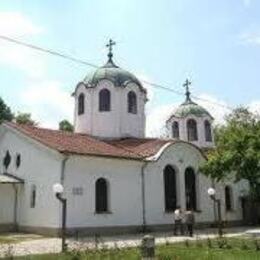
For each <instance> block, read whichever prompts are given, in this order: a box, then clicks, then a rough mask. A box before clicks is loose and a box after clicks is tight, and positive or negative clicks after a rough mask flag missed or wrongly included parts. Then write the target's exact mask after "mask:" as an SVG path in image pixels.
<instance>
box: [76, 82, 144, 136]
mask: <svg viewBox="0 0 260 260" xmlns="http://www.w3.org/2000/svg"><path fill="white" fill-rule="evenodd" d="M103 88H107V89H108V90H109V91H110V93H111V111H102V112H100V111H99V91H100V90H101V89H103ZM130 90H133V91H135V93H136V95H137V105H138V107H137V114H130V113H128V112H127V94H128V92H129V91H130ZM80 93H84V94H85V113H84V114H82V115H78V111H77V107H78V104H77V103H78V96H79V95H80ZM145 102H146V96H145V94H144V93H143V92H142V91H141V90H140V88H139V87H138V86H137V85H136V84H134V83H129V84H128V85H127V86H126V87H115V86H114V85H113V83H112V82H111V81H109V80H102V81H100V82H99V83H98V84H97V86H96V87H94V88H86V87H85V86H84V85H83V84H82V85H79V86H78V87H77V89H76V92H75V113H74V117H75V119H74V123H75V131H76V132H80V133H87V134H90V135H92V136H97V137H101V138H122V137H139V138H142V137H144V132H145V114H144V106H145Z"/></svg>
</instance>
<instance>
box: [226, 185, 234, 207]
mask: <svg viewBox="0 0 260 260" xmlns="http://www.w3.org/2000/svg"><path fill="white" fill-rule="evenodd" d="M225 205H226V211H231V210H232V209H233V194H232V188H231V187H230V186H229V185H227V186H225Z"/></svg>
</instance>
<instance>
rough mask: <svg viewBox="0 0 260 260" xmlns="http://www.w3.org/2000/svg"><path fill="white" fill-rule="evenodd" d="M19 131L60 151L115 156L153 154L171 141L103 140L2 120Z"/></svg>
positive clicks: (142, 156)
mask: <svg viewBox="0 0 260 260" xmlns="http://www.w3.org/2000/svg"><path fill="white" fill-rule="evenodd" d="M4 125H6V126H7V127H11V128H13V129H15V130H17V131H19V132H21V133H22V134H25V135H26V136H28V137H30V138H32V139H34V140H36V141H38V142H40V143H42V144H44V145H46V146H47V147H49V148H52V149H54V150H57V151H59V152H60V153H68V154H79V155H95V156H107V157H118V158H126V159H135V160H142V159H145V158H146V157H150V156H153V155H155V154H156V153H157V152H158V151H159V150H160V149H161V148H162V147H163V146H164V145H165V144H166V143H169V142H172V143H173V142H174V141H173V140H162V139H149V138H147V139H138V138H127V139H121V140H113V141H104V140H99V139H97V138H94V137H92V136H89V135H86V134H79V133H70V132H65V131H59V130H50V129H45V128H39V127H33V126H28V125H19V124H16V123H10V122H5V123H4Z"/></svg>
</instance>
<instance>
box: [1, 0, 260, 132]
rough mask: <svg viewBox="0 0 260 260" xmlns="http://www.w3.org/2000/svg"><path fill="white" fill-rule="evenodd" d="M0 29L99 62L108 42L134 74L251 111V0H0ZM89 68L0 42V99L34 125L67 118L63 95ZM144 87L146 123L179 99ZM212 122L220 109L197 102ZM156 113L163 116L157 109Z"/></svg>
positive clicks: (259, 6)
mask: <svg viewBox="0 0 260 260" xmlns="http://www.w3.org/2000/svg"><path fill="white" fill-rule="evenodd" d="M0 34H2V35H3V34H4V35H8V36H12V37H13V38H16V39H19V40H23V41H27V42H30V43H33V44H37V45H40V46H42V47H46V48H50V49H55V50H60V51H62V52H64V53H67V54H69V55H73V56H76V57H78V58H81V59H84V60H87V61H89V62H92V63H94V64H97V65H102V64H103V63H104V62H105V60H106V48H105V47H104V46H105V44H106V42H107V41H108V39H109V38H113V39H114V40H115V41H116V42H117V46H116V47H115V50H114V56H115V61H116V62H117V63H118V64H119V65H120V66H121V67H123V68H125V69H128V70H130V71H132V72H134V73H135V74H136V75H137V76H139V77H142V78H145V79H148V80H150V81H154V82H157V83H160V84H163V85H167V86H170V87H172V88H175V89H177V90H181V91H182V90H183V89H182V83H183V82H184V80H185V79H186V78H187V77H189V78H190V79H191V80H192V82H193V85H192V92H193V93H194V94H195V95H197V96H201V97H204V98H205V97H206V98H208V99H210V100H212V101H214V102H220V103H223V104H228V105H230V106H236V105H239V104H245V105H248V106H250V107H251V108H252V109H255V110H256V109H258V111H259V110H260V109H259V108H260V87H259V86H260V77H259V68H260V1H257V0H229V1H227V0H218V1H212V0H211V1H210V0H197V1H192V0H158V1H157V0H156V1H155V0H154V1H151V0H142V1H140V0H139V1H137V0H131V1H130V0H128V1H127V0H95V1H93V0H92V1H90V0H77V1H75V0H74V1H72V0H71V1H68V0H55V1H53V0H45V1H33V0H30V1H23V0H20V1H18V0H17V1H16V0H13V1H9V0H1V1H0ZM91 70H92V68H90V67H85V66H82V65H78V64H73V63H72V62H69V61H66V60H62V59H60V58H57V57H50V56H48V55H45V54H40V53H37V52H35V51H31V50H27V49H25V48H22V47H17V46H15V45H12V44H9V43H5V42H3V41H2V40H0V80H1V84H0V95H1V96H2V97H3V98H4V99H5V100H6V102H8V104H9V105H10V106H11V107H12V108H13V109H14V110H15V111H23V112H27V111H28V112H31V113H32V115H33V117H34V118H35V119H36V120H38V121H39V122H40V123H41V124H42V125H44V126H55V125H57V122H58V121H59V120H61V119H63V118H70V120H71V119H72V112H73V111H72V110H73V105H72V104H73V100H71V98H70V96H69V94H70V93H71V92H72V91H73V89H74V87H75V85H76V84H77V82H78V81H80V80H81V79H82V78H83V77H84V76H85V75H86V74H87V73H88V72H89V71H91ZM149 90H150V103H149V105H148V110H147V114H148V125H149V124H150V125H149V126H148V127H149V128H152V127H154V125H152V124H151V121H154V120H152V118H153V119H154V118H156V119H159V118H160V119H162V118H163V115H162V113H164V114H167V113H166V112H169V111H170V110H171V109H172V108H173V107H174V106H176V104H177V103H179V102H182V100H183V97H180V96H177V95H174V94H171V93H168V92H165V91H163V90H156V89H152V88H149ZM204 105H205V106H206V107H207V108H208V109H209V110H211V112H212V113H213V115H214V116H215V117H216V118H217V119H218V120H219V119H220V118H221V117H222V116H223V114H224V113H225V112H226V111H223V109H222V108H221V107H216V106H213V105H212V104H206V103H205V104H204ZM162 111H164V112H162Z"/></svg>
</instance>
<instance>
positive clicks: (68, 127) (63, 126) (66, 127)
mask: <svg viewBox="0 0 260 260" xmlns="http://www.w3.org/2000/svg"><path fill="white" fill-rule="evenodd" d="M59 129H60V130H62V131H67V132H73V131H74V127H73V125H72V124H71V123H70V122H69V121H68V120H66V119H64V120H62V121H60V123H59Z"/></svg>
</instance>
